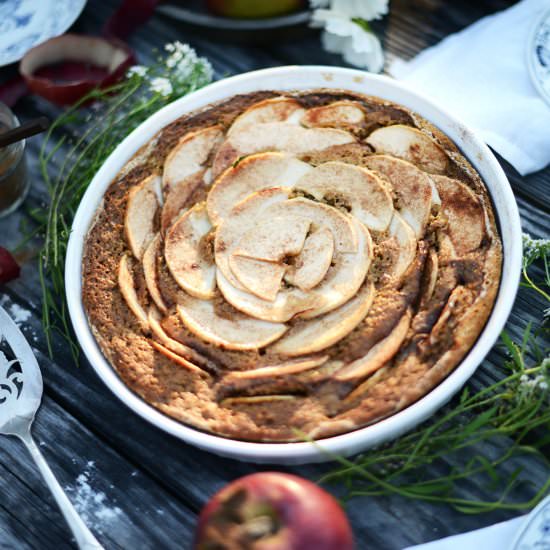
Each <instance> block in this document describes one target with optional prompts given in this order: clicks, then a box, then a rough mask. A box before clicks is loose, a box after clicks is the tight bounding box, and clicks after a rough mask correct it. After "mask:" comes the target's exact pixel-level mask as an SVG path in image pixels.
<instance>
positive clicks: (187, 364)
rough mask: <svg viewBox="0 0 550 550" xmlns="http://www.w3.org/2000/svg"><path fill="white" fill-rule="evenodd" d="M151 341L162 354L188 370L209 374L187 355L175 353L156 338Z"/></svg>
mask: <svg viewBox="0 0 550 550" xmlns="http://www.w3.org/2000/svg"><path fill="white" fill-rule="evenodd" d="M150 343H151V345H152V346H153V347H154V348H155V349H156V350H157V351H159V352H160V353H162V355H164V356H165V357H167V358H168V359H170V360H171V361H173V362H174V363H176V364H178V365H180V366H182V367H185V368H186V369H187V370H188V371H190V372H194V373H196V374H202V375H208V373H207V372H206V371H204V370H202V369H201V368H200V367H197V365H195V364H193V363H191V361H188V360H187V359H186V358H185V357H182V356H181V355H178V354H177V353H174V352H173V351H172V350H170V349H168V348H166V347H164V346H163V345H162V344H159V343H158V342H156V341H155V340H150Z"/></svg>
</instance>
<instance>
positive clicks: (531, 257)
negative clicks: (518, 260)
mask: <svg viewBox="0 0 550 550" xmlns="http://www.w3.org/2000/svg"><path fill="white" fill-rule="evenodd" d="M544 255H550V239H533V237H531V235H529V234H528V233H524V234H523V261H524V263H525V264H526V265H530V264H531V263H533V262H534V261H535V260H537V259H538V258H542V257H543V256H544Z"/></svg>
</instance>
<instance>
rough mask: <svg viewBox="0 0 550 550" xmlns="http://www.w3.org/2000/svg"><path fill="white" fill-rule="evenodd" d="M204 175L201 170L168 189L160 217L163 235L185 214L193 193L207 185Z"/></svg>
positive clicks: (203, 171)
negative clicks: (184, 211) (179, 216)
mask: <svg viewBox="0 0 550 550" xmlns="http://www.w3.org/2000/svg"><path fill="white" fill-rule="evenodd" d="M204 175H205V170H201V171H199V172H197V173H195V174H193V175H191V176H189V177H187V178H185V179H184V180H182V181H180V182H178V183H176V184H175V185H173V186H172V187H170V188H168V190H167V191H166V195H165V198H164V204H163V206H162V213H161V216H160V229H161V231H162V234H163V235H164V234H165V233H166V231H167V230H168V228H169V227H170V226H171V225H172V222H173V221H174V220H175V219H176V218H177V217H178V215H179V214H181V213H182V212H183V209H184V208H185V206H186V204H187V203H188V201H189V199H190V197H191V196H192V195H193V193H194V192H195V191H196V190H197V189H198V188H199V187H200V186H201V185H204V184H205V182H204Z"/></svg>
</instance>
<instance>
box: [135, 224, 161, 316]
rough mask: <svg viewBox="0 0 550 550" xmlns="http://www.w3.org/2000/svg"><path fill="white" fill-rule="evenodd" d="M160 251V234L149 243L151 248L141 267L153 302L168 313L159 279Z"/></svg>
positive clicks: (144, 254)
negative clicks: (158, 258) (158, 259)
mask: <svg viewBox="0 0 550 550" xmlns="http://www.w3.org/2000/svg"><path fill="white" fill-rule="evenodd" d="M160 251H161V240H160V234H158V233H157V235H156V236H155V237H154V238H153V240H152V241H151V242H150V243H149V246H148V247H147V248H146V249H145V252H144V253H143V259H142V262H141V265H142V267H143V275H144V276H145V284H146V285H147V290H148V291H149V294H150V295H151V298H152V300H153V302H155V305H156V306H157V307H158V308H159V309H160V311H162V312H163V313H166V311H167V310H168V308H167V307H166V304H165V303H164V299H163V297H162V294H161V292H160V288H159V285H158V277H157V257H158V256H159V254H160Z"/></svg>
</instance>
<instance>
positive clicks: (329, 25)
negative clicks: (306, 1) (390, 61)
mask: <svg viewBox="0 0 550 550" xmlns="http://www.w3.org/2000/svg"><path fill="white" fill-rule="evenodd" d="M312 24H313V25H314V26H320V27H324V31H323V35H322V41H323V46H324V48H325V49H326V50H327V51H329V52H331V53H339V54H342V55H343V57H344V59H345V60H346V61H347V62H348V63H350V64H351V65H356V66H358V67H363V68H365V69H368V70H369V71H372V72H376V73H378V72H380V71H381V70H382V68H383V66H384V55H383V53H382V47H381V45H380V41H379V40H378V38H377V37H376V35H375V34H373V33H372V32H368V31H367V30H365V29H364V28H362V27H361V26H360V25H358V24H357V23H355V22H354V21H352V20H351V19H350V18H349V17H348V16H346V15H342V14H340V13H337V12H335V11H333V10H317V11H315V12H314V14H313V19H312Z"/></svg>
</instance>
